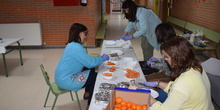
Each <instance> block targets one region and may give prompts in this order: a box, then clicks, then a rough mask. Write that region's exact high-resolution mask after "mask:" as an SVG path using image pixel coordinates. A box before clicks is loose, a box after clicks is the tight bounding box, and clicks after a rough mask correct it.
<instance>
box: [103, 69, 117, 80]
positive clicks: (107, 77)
mask: <svg viewBox="0 0 220 110" xmlns="http://www.w3.org/2000/svg"><path fill="white" fill-rule="evenodd" d="M104 73H111V74H112V76H104V75H103V74H104ZM102 77H103V78H104V79H107V80H111V79H112V78H113V77H114V74H113V73H112V72H109V71H105V72H103V73H102Z"/></svg>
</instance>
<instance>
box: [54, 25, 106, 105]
mask: <svg viewBox="0 0 220 110" xmlns="http://www.w3.org/2000/svg"><path fill="white" fill-rule="evenodd" d="M87 34H88V29H87V27H86V26H84V25H82V24H79V23H74V24H73V25H72V26H71V28H70V31H69V39H68V43H67V45H66V47H65V49H64V52H63V55H62V56H61V58H60V61H59V63H58V64H57V67H56V71H55V82H56V84H57V85H58V87H60V88H62V89H65V90H72V91H78V90H79V89H81V88H84V87H85V94H84V99H88V105H89V104H90V101H91V98H92V94H93V89H94V85H95V81H96V76H97V73H96V72H95V69H94V67H96V66H98V65H100V64H101V63H102V62H104V61H106V60H109V56H108V55H106V54H103V55H102V56H100V57H90V56H89V55H88V53H87V52H86V50H85V48H84V46H83V45H82V43H83V42H84V41H86V40H87Z"/></svg>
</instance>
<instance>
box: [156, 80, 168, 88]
mask: <svg viewBox="0 0 220 110" xmlns="http://www.w3.org/2000/svg"><path fill="white" fill-rule="evenodd" d="M167 85H168V83H166V82H161V81H158V86H157V87H159V88H161V89H165V88H166V87H167Z"/></svg>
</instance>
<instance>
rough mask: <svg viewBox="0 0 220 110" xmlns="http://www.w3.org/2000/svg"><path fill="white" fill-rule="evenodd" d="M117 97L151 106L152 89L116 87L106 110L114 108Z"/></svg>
mask: <svg viewBox="0 0 220 110" xmlns="http://www.w3.org/2000/svg"><path fill="white" fill-rule="evenodd" d="M116 97H121V98H122V99H123V100H124V101H126V102H127V101H130V102H132V103H135V104H139V105H144V104H147V105H148V107H149V99H150V90H143V89H137V90H131V89H127V88H118V87H116V88H115V90H114V91H113V93H112V95H111V98H110V101H109V103H108V105H107V106H106V108H105V109H104V110H113V109H114V105H115V99H116Z"/></svg>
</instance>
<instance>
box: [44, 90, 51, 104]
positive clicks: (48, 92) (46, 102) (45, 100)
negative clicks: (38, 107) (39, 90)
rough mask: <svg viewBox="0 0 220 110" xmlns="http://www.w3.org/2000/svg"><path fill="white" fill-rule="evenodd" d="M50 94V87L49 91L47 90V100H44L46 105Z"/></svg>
mask: <svg viewBox="0 0 220 110" xmlns="http://www.w3.org/2000/svg"><path fill="white" fill-rule="evenodd" d="M49 94H50V89H49V90H48V92H47V97H46V100H45V102H44V107H46V104H47V100H48V97H49Z"/></svg>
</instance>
